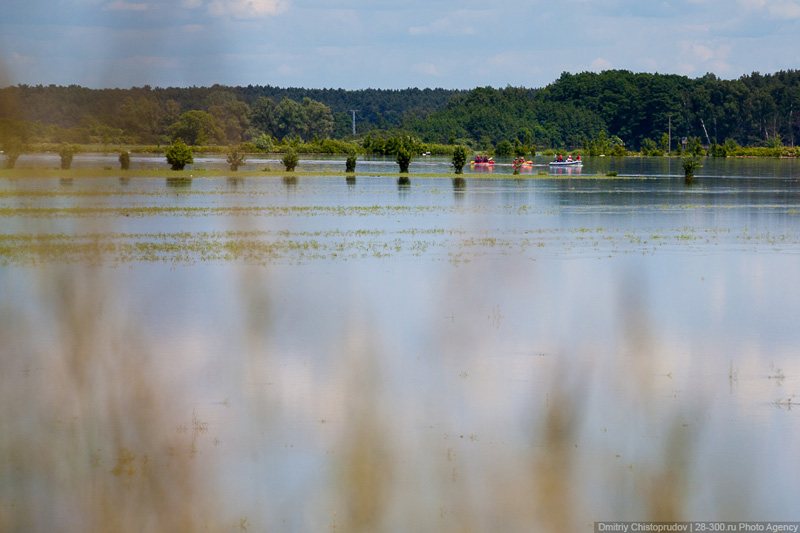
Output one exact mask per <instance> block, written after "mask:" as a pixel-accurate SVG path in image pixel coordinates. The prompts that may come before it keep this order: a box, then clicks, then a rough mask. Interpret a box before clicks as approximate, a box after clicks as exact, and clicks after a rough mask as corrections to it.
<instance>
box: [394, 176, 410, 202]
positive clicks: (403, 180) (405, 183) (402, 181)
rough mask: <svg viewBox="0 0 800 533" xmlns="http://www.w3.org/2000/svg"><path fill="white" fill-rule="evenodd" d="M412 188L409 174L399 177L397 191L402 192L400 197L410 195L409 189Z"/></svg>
mask: <svg viewBox="0 0 800 533" xmlns="http://www.w3.org/2000/svg"><path fill="white" fill-rule="evenodd" d="M410 190H411V178H409V177H408V176H400V177H399V178H397V192H399V193H400V197H401V198H402V197H405V196H406V195H408V193H409V191H410Z"/></svg>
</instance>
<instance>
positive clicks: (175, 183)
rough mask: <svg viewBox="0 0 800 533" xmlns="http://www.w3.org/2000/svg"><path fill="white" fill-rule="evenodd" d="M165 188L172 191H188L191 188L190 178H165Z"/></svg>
mask: <svg viewBox="0 0 800 533" xmlns="http://www.w3.org/2000/svg"><path fill="white" fill-rule="evenodd" d="M166 183H167V187H169V188H172V189H190V188H191V187H192V178H186V177H171V178H166Z"/></svg>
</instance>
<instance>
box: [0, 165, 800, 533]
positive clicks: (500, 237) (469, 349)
mask: <svg viewBox="0 0 800 533" xmlns="http://www.w3.org/2000/svg"><path fill="white" fill-rule="evenodd" d="M84 157H85V159H84V160H83V164H86V165H87V166H90V165H91V164H95V165H103V164H105V162H104V161H105V159H104V158H110V159H109V161H114V158H111V156H96V157H95V159H91V157H90V156H84ZM20 161H21V162H22V160H20ZM276 161H277V160H276ZM76 162H78V163H80V160H79V158H78V157H76ZM545 162H546V160H544V161H542V163H545ZM29 163H30V162H29ZM144 163H148V164H155V162H154V161H146V162H144ZM144 163H143V166H145V165H144ZM262 163H263V164H265V165H266V164H269V162H268V161H266V160H265V162H258V163H255V164H258V165H261V164H262ZM362 163H363V166H364V167H366V168H363V169H362V167H361V166H359V167H358V169H357V170H362V172H373V170H374V171H375V172H377V173H381V172H386V173H389V172H394V171H395V170H396V165H394V166H393V164H392V163H391V161H388V160H379V161H374V162H372V163H369V164H367V163H366V162H359V165H362ZM202 164H203V165H204V166H207V167H214V166H215V165H216V166H219V167H220V168H221V166H222V165H223V162H222V161H221V160H219V159H214V158H209V159H208V161H206V162H205V163H202ZM416 164H417V165H418V166H417V167H416V168H415V167H414V165H412V167H411V175H410V183H408V184H403V183H398V179H397V177H396V176H395V177H392V176H369V177H359V176H358V175H356V177H355V178H354V179H349V180H348V179H346V178H345V177H344V176H332V175H326V172H331V171H333V170H336V171H338V170H340V169H339V168H338V167H339V166H341V167H343V166H344V163H343V162H341V161H331V160H330V159H319V160H315V161H313V162H312V161H306V162H305V165H304V162H303V161H301V164H300V166H299V169H300V170H306V171H308V170H311V171H314V169H315V168H316V169H319V175H315V176H307V175H305V174H304V175H302V176H297V177H294V176H290V175H288V174H287V176H286V177H274V176H270V177H247V178H238V179H236V178H235V176H234V175H233V174H232V175H231V177H229V178H227V177H222V178H204V179H198V178H195V179H192V180H182V181H181V180H171V181H170V180H168V179H167V178H168V176H169V173H168V171H165V174H164V176H165V177H164V178H144V177H136V173H135V170H133V171H131V173H130V177H124V178H86V179H81V178H80V177H77V178H74V179H72V180H64V179H58V178H41V179H36V178H31V179H27V178H26V179H16V180H13V179H8V178H0V227H2V232H0V294H1V295H2V300H0V317H1V318H2V320H1V321H0V324H1V325H0V336H1V337H2V342H1V343H0V370H2V372H1V373H0V404H2V405H3V406H4V409H3V410H2V414H0V530H3V531H6V530H8V531H33V530H40V531H45V530H50V529H53V528H58V529H60V530H72V531H86V530H137V531H138V530H141V529H145V530H147V529H155V530H163V529H170V528H171V529H178V530H180V529H183V530H186V529H197V530H203V529H208V530H213V531H216V530H224V531H228V530H231V531H241V530H248V531H591V528H592V523H593V522H594V521H598V520H645V519H648V520H730V521H743V520H771V521H778V520H798V519H800V515H798V511H797V509H798V506H797V502H798V501H799V500H800V486H799V485H798V483H797V479H798V474H800V456H798V454H797V453H796V450H797V449H798V448H799V447H800V418H799V417H800V405H798V404H800V396H798V394H800V328H799V327H798V326H797V324H798V319H800V284H797V283H796V282H795V277H796V275H797V273H798V272H800V172H799V171H800V167H799V166H798V164H797V163H796V162H794V161H785V160H758V161H741V160H725V161H714V160H708V161H706V162H705V163H704V165H705V166H704V167H703V169H701V171H700V172H698V178H697V179H696V181H695V182H694V184H693V185H691V186H687V185H686V184H685V183H684V181H683V179H682V177H679V176H678V174H679V172H680V171H679V168H677V167H679V162H678V161H677V160H676V161H672V162H670V161H668V160H664V159H624V160H613V159H607V160H594V161H592V160H589V161H587V163H586V164H585V165H584V168H583V169H582V173H581V175H580V176H577V175H565V176H548V177H541V176H528V177H526V176H524V175H523V176H512V175H510V174H511V169H510V167H508V168H506V167H505V166H500V167H498V169H496V170H495V171H494V173H493V174H495V175H492V176H478V175H475V174H472V173H469V171H468V173H467V175H466V177H467V179H465V180H463V181H461V180H453V179H448V178H415V177H414V172H415V169H416V171H418V172H446V171H447V163H446V161H445V160H442V159H427V160H425V161H418V162H417V163H416ZM108 165H109V166H110V165H111V163H108ZM195 165H196V166H197V165H198V163H196V164H195ZM370 165H371V166H370ZM423 165H428V166H423ZM673 167H675V168H673ZM78 168H80V165H78ZM423 169H425V170H423ZM542 169H543V170H545V171H547V169H546V168H545V167H542ZM612 170H613V171H616V172H618V174H619V175H620V176H619V177H617V178H609V177H605V173H606V172H609V171H612ZM537 173H538V168H535V169H534V172H533V174H537ZM505 174H509V175H505ZM595 175H601V176H602V177H596V176H595ZM592 176H595V177H592ZM539 178H542V179H539Z"/></svg>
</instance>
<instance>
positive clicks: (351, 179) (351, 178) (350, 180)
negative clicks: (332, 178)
mask: <svg viewBox="0 0 800 533" xmlns="http://www.w3.org/2000/svg"><path fill="white" fill-rule="evenodd" d="M345 182H347V188H348V189H349V190H351V191H352V190H353V189H354V188H355V186H356V176H355V174H348V175H347V176H346V177H345Z"/></svg>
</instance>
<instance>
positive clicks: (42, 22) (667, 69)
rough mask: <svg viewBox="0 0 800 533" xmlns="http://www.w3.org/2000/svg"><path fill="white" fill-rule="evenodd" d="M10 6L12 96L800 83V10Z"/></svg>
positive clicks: (94, 0)
mask: <svg viewBox="0 0 800 533" xmlns="http://www.w3.org/2000/svg"><path fill="white" fill-rule="evenodd" d="M2 3H3V6H2V17H1V18H0V54H2V55H0V58H2V65H0V69H2V70H3V71H4V72H5V80H1V79H0V84H3V85H5V84H9V83H12V84H16V83H27V84H39V83H42V84H50V83H54V84H60V85H66V84H72V83H75V84H80V85H86V86H89V87H131V86H141V85H145V84H149V85H153V86H188V85H211V84H214V83H220V84H225V85H248V84H253V85H266V84H270V85H277V86H282V87H285V86H300V87H314V88H324V87H334V88H338V87H342V88H348V89H353V88H365V87H375V88H404V87H445V88H472V87H476V86H483V85H492V86H495V87H504V86H506V85H514V86H526V87H541V86H544V85H546V84H548V83H550V82H552V81H554V80H555V79H556V78H557V77H558V76H559V75H560V74H561V72H563V71H569V72H582V71H587V70H588V71H599V70H604V69H608V68H624V69H628V70H633V71H637V72H641V71H644V72H661V73H676V74H686V75H689V76H692V77H696V76H701V75H703V74H705V73H706V72H713V73H715V74H717V75H718V76H720V77H722V78H736V77H739V76H740V75H742V74H747V73H750V72H752V71H760V72H762V73H767V72H774V71H777V70H785V69H797V68H800V54H798V47H799V46H798V45H800V0H654V1H648V0H561V1H558V0H547V1H539V0H533V1H522V0H509V1H504V0H498V1H495V2H489V1H480V2H478V1H474V0H458V1H455V0H396V1H391V2H390V1H387V0H371V1H368V0H341V1H325V0H3V2H2ZM2 76H3V75H2V74H0V78H1V77H2Z"/></svg>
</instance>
